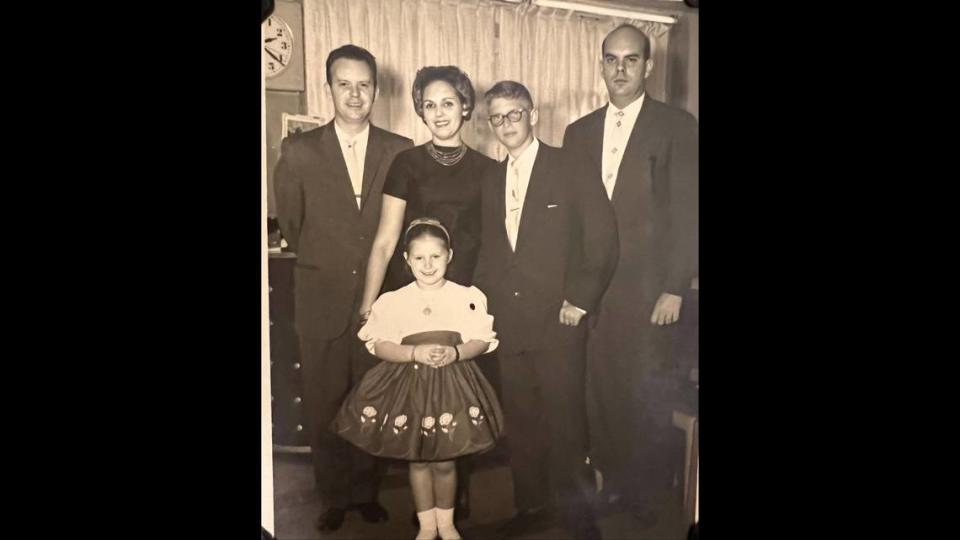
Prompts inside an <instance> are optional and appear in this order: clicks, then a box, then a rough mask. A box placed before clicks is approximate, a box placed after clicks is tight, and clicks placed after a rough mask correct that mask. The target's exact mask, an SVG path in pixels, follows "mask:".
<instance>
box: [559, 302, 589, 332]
mask: <svg viewBox="0 0 960 540" xmlns="http://www.w3.org/2000/svg"><path fill="white" fill-rule="evenodd" d="M583 316H584V312H583V311H581V310H580V309H579V308H577V306H575V305H573V304H571V303H570V302H567V301H566V300H564V301H563V306H562V307H561V308H560V324H565V325H567V326H577V325H578V324H580V319H582V318H583Z"/></svg>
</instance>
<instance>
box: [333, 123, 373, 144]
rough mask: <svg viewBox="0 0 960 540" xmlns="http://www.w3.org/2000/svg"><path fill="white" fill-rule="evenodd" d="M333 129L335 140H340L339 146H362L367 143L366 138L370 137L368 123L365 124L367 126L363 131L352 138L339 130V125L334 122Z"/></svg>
mask: <svg viewBox="0 0 960 540" xmlns="http://www.w3.org/2000/svg"><path fill="white" fill-rule="evenodd" d="M333 129H334V131H336V132H337V139H339V140H340V144H342V145H347V144H350V143H354V142H359V143H361V144H363V143H365V142H366V141H367V137H368V136H369V135H370V122H367V125H366V126H365V127H364V128H363V131H361V132H360V133H357V134H356V135H354V136H353V137H350V136H349V135H347V133H346V132H344V131H343V130H342V129H340V125H339V124H337V122H336V120H334V122H333Z"/></svg>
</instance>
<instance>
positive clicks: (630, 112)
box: [607, 92, 647, 118]
mask: <svg viewBox="0 0 960 540" xmlns="http://www.w3.org/2000/svg"><path fill="white" fill-rule="evenodd" d="M646 97H647V93H646V92H644V93H643V94H640V97H639V98H637V99H635V100H633V103H631V104H629V105H627V106H626V107H624V108H623V109H618V108H617V106H616V105H614V104H613V103H611V104H610V106H609V107H607V116H624V117H630V118H636V117H637V115H639V114H640V107H642V106H643V100H644V99H645V98H646ZM619 112H623V114H622V115H619V114H617V113H619Z"/></svg>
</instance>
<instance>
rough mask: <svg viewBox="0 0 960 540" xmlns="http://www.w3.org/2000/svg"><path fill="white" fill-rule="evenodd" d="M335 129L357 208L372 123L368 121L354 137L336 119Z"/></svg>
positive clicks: (361, 190)
mask: <svg viewBox="0 0 960 540" xmlns="http://www.w3.org/2000/svg"><path fill="white" fill-rule="evenodd" d="M333 129H334V131H336V132H337V139H338V140H339V141H340V150H341V151H342V152H343V161H345V162H346V163H347V174H349V175H350V183H351V184H353V195H354V198H355V199H356V201H357V208H360V196H361V194H362V193H363V162H364V160H366V158H367V140H368V139H369V138H370V124H369V123H368V124H367V125H366V127H364V128H363V131H361V132H360V133H358V134H356V135H354V136H353V137H352V138H351V137H350V136H349V135H347V134H346V133H345V132H344V131H343V130H341V129H340V126H339V125H338V124H337V122H336V121H334V122H333Z"/></svg>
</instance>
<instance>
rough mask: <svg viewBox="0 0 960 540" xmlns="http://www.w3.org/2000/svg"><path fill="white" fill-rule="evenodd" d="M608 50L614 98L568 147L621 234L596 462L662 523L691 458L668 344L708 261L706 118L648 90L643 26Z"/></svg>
mask: <svg viewBox="0 0 960 540" xmlns="http://www.w3.org/2000/svg"><path fill="white" fill-rule="evenodd" d="M602 51H603V58H602V60H601V70H602V74H603V79H604V82H605V83H606V86H607V90H608V91H609V94H610V103H609V104H608V105H607V106H604V107H602V108H600V109H598V110H596V111H594V112H592V113H590V114H588V115H586V116H584V117H583V118H581V119H579V120H577V121H576V122H574V123H573V124H571V125H570V126H568V127H567V130H566V133H565V134H564V143H563V147H564V150H568V151H570V152H571V153H573V154H575V155H577V156H578V158H577V159H578V160H579V161H581V162H583V163H586V164H588V166H589V167H591V174H590V178H591V181H593V182H594V183H596V184H597V185H601V186H603V187H604V188H606V191H607V195H608V197H609V198H610V199H611V201H612V203H613V209H614V212H615V213H616V219H617V230H618V232H619V237H620V260H619V263H618V266H617V270H616V273H615V274H614V276H613V280H612V281H611V283H610V287H609V288H608V289H607V291H606V293H605V294H604V297H603V300H602V302H601V303H600V306H599V309H598V310H597V313H596V316H595V317H593V318H592V321H591V331H590V336H589V340H588V346H587V349H588V352H587V358H588V360H587V371H588V390H587V396H588V397H587V401H588V407H589V418H590V439H591V459H592V462H593V463H594V464H595V466H597V467H598V468H599V469H600V471H601V472H602V473H603V479H604V486H605V488H604V489H605V490H609V491H611V492H614V493H616V494H618V495H619V496H620V497H622V498H623V500H624V502H627V503H628V504H629V505H630V507H631V508H632V509H634V510H635V511H636V512H637V515H638V516H640V517H641V518H642V520H643V521H645V522H647V524H651V520H652V519H653V518H654V516H652V515H651V514H650V508H651V506H652V504H651V503H652V502H654V501H653V500H652V499H653V498H657V497H662V496H663V495H665V494H666V493H668V492H669V490H670V487H671V486H670V484H671V482H672V480H673V474H674V471H675V469H674V463H675V461H674V460H675V459H676V458H677V457H679V456H682V455H683V445H682V442H681V441H682V434H681V432H680V431H679V430H677V429H675V428H673V427H672V424H671V421H672V418H671V413H672V409H673V407H674V404H675V403H676V401H677V399H678V393H679V389H680V388H681V386H682V385H683V384H684V380H685V379H686V378H687V376H688V375H687V374H686V373H681V370H680V369H678V367H677V365H676V359H675V358H672V357H671V355H670V354H669V351H670V347H671V341H672V340H673V339H674V338H675V336H674V335H673V334H675V333H676V331H677V325H675V324H674V323H676V322H677V321H678V320H679V318H680V316H681V306H682V305H684V298H685V297H688V292H689V290H690V285H691V281H692V278H693V277H694V276H695V275H696V274H697V268H698V258H697V249H698V248H697V242H698V238H697V226H698V216H697V213H698V211H699V203H698V151H699V150H698V144H699V143H698V134H697V123H696V120H694V118H693V117H692V116H691V115H690V114H689V113H687V112H685V111H682V110H680V109H676V108H673V107H670V106H667V105H665V104H663V103H661V102H659V101H656V100H654V99H652V98H651V97H650V96H648V95H645V92H644V81H645V79H646V78H647V76H648V75H649V74H650V71H651V70H652V69H653V61H652V60H651V59H650V41H649V39H648V38H647V37H646V36H645V35H644V34H643V33H642V32H641V31H640V30H638V29H637V28H636V27H633V26H630V25H622V26H620V27H618V28H616V29H615V30H614V31H612V32H611V33H610V34H608V35H607V37H606V39H604V42H603V47H602ZM688 298H689V297H688ZM684 309H687V308H686V306H685V305H684Z"/></svg>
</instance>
